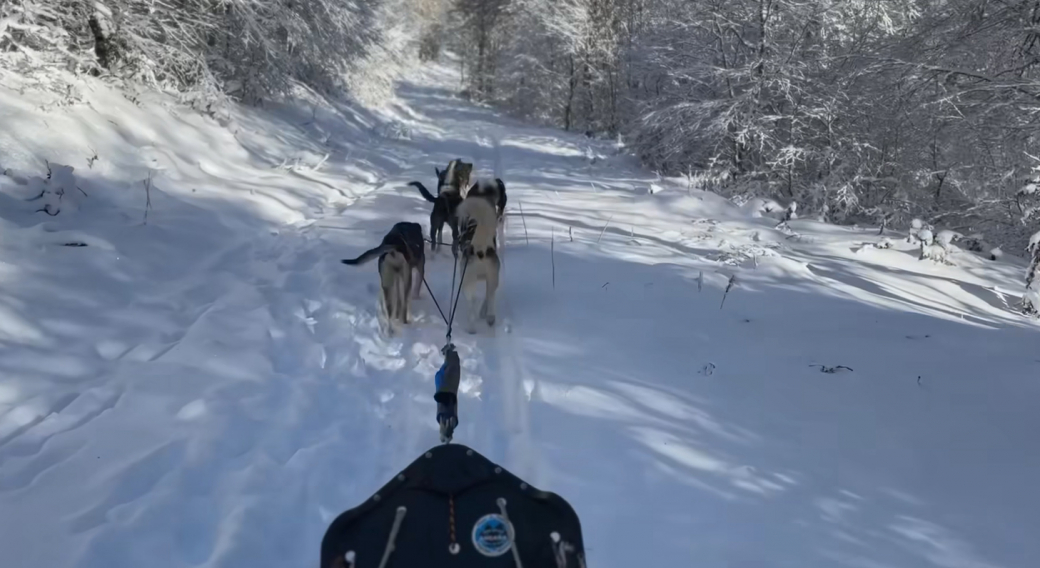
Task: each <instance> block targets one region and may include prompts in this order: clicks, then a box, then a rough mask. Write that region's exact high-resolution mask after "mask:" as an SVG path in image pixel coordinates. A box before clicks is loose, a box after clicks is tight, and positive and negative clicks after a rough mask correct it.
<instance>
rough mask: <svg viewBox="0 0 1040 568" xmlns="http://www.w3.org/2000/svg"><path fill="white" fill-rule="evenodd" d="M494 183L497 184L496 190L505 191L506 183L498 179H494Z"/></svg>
mask: <svg viewBox="0 0 1040 568" xmlns="http://www.w3.org/2000/svg"><path fill="white" fill-rule="evenodd" d="M495 183H497V184H498V190H499V191H505V190H506V182H504V181H502V180H501V179H499V178H495Z"/></svg>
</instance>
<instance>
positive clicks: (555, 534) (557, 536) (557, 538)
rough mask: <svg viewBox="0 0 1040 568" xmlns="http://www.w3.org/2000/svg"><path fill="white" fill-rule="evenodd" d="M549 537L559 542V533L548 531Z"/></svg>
mask: <svg viewBox="0 0 1040 568" xmlns="http://www.w3.org/2000/svg"><path fill="white" fill-rule="evenodd" d="M549 538H551V539H552V541H553V542H560V533H558V532H556V531H553V532H551V533H549Z"/></svg>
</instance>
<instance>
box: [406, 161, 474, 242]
mask: <svg viewBox="0 0 1040 568" xmlns="http://www.w3.org/2000/svg"><path fill="white" fill-rule="evenodd" d="M433 171H435V172H437V195H433V194H431V193H430V192H429V190H427V189H426V186H424V185H423V184H422V183H421V182H418V181H413V182H410V183H409V184H408V185H411V186H414V187H416V188H417V189H418V190H419V193H421V194H422V196H423V197H424V198H425V199H426V201H429V202H430V203H433V211H431V212H430V241H431V242H430V250H431V251H436V250H437V245H439V244H441V243H442V242H443V241H442V240H441V238H442V236H441V235H442V233H443V231H444V224H445V223H447V224H448V226H449V227H450V228H451V237H452V242H453V243H454V242H456V241H458V240H459V230H458V225H457V224H456V223H455V210H456V209H457V208H458V206H459V204H460V203H462V198H463V197H464V194H463V193H462V192H463V190H464V189H465V188H466V186H468V185H469V178H470V175H472V173H473V164H470V163H466V162H463V161H462V160H460V159H455V160H452V161H450V162H448V167H446V168H444V169H443V170H441V169H438V168H437V167H434V168H433ZM452 250H453V251H454V250H455V246H454V244H453V245H452Z"/></svg>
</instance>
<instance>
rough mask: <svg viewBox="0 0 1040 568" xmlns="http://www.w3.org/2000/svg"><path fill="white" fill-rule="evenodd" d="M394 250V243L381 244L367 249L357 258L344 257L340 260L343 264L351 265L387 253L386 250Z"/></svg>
mask: <svg viewBox="0 0 1040 568" xmlns="http://www.w3.org/2000/svg"><path fill="white" fill-rule="evenodd" d="M392 250H394V245H379V246H377V247H376V248H374V249H369V250H366V251H365V252H363V253H361V256H359V257H357V258H349V259H348V258H344V259H343V260H341V261H340V262H342V263H343V264H349V265H351V266H353V265H357V264H365V263H366V262H368V261H370V260H372V259H373V258H376V257H378V256H380V255H382V254H383V253H386V252H389V251H392Z"/></svg>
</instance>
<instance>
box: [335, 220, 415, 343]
mask: <svg viewBox="0 0 1040 568" xmlns="http://www.w3.org/2000/svg"><path fill="white" fill-rule="evenodd" d="M377 256H378V257H379V285H380V288H381V294H380V296H379V299H380V304H381V305H382V307H383V310H384V311H385V313H386V319H387V323H388V324H392V322H393V321H394V320H399V321H400V322H401V323H403V324H407V323H408V308H409V307H410V305H411V301H410V296H409V293H410V292H411V288H412V270H415V271H417V272H418V279H416V280H415V297H416V298H418V297H419V290H420V289H421V287H422V281H423V278H424V277H425V274H426V249H425V244H424V243H423V231H422V226H420V225H419V224H418V223H409V222H401V223H397V224H396V225H394V226H393V227H392V228H391V229H390V231H389V232H388V233H387V234H386V236H385V237H383V242H382V243H381V244H380V245H379V246H377V247H376V248H374V249H369V250H367V251H365V252H363V253H362V254H361V256H359V257H357V258H353V259H344V260H343V261H342V262H343V264H349V265H358V264H364V263H366V262H368V261H370V260H372V259H373V258H375V257H377ZM391 329H392V327H391Z"/></svg>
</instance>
